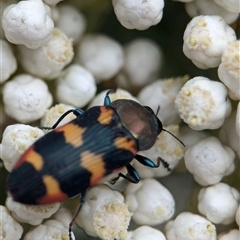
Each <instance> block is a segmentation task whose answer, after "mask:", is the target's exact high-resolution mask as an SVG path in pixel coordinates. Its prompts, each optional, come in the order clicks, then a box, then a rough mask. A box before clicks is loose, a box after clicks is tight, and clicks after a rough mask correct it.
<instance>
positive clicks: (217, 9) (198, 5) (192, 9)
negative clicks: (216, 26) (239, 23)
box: [185, 0, 238, 24]
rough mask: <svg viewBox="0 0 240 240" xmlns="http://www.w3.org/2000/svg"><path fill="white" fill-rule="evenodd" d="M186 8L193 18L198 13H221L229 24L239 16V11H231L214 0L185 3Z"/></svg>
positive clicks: (195, 0) (197, 0) (196, 0)
mask: <svg viewBox="0 0 240 240" xmlns="http://www.w3.org/2000/svg"><path fill="white" fill-rule="evenodd" d="M185 9H186V12H187V13H188V15H189V16H190V17H192V18H193V17H196V16H198V15H219V16H221V17H222V18H223V19H224V20H225V22H226V23H227V24H231V23H233V22H235V21H236V20H237V18H238V13H232V12H229V11H227V10H226V9H225V8H223V7H221V6H219V5H218V4H216V3H215V2H214V1H209V0H194V1H191V2H189V3H186V4H185Z"/></svg>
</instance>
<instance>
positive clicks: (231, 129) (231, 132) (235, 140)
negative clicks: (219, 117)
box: [219, 111, 240, 158]
mask: <svg viewBox="0 0 240 240" xmlns="http://www.w3.org/2000/svg"><path fill="white" fill-rule="evenodd" d="M236 125H237V121H236V111H234V112H232V113H231V114H230V116H229V117H228V118H226V120H225V122H224V124H223V125H222V127H221V129H220V131H219V138H220V140H221V141H222V143H223V144H226V145H228V146H229V147H231V148H232V149H233V150H234V151H235V153H236V154H237V156H238V157H239V158H240V148H239V146H240V136H239V135H238V134H237V130H236Z"/></svg>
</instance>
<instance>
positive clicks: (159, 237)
mask: <svg viewBox="0 0 240 240" xmlns="http://www.w3.org/2000/svg"><path fill="white" fill-rule="evenodd" d="M146 239H147V240H166V238H165V236H164V235H163V233H162V232H161V231H159V230H157V229H155V228H152V227H149V226H141V227H139V228H137V229H135V230H134V231H130V232H128V238H127V240H146Z"/></svg>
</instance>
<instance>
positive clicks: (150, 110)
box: [144, 106, 155, 115]
mask: <svg viewBox="0 0 240 240" xmlns="http://www.w3.org/2000/svg"><path fill="white" fill-rule="evenodd" d="M144 107H145V108H146V110H148V112H150V113H151V114H154V115H155V113H154V111H153V110H152V109H151V108H150V107H148V106H144Z"/></svg>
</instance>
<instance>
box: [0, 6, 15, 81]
mask: <svg viewBox="0 0 240 240" xmlns="http://www.w3.org/2000/svg"><path fill="white" fill-rule="evenodd" d="M1 4H2V3H1ZM0 46H1V48H0V54H1V57H0V73H1V74H0V83H3V82H5V81H6V80H8V79H9V77H10V76H11V75H12V74H13V73H14V72H15V71H16V69H17V60H16V58H15V56H14V55H13V52H12V49H11V47H10V45H9V44H8V43H7V42H6V41H4V40H1V39H0Z"/></svg>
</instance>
